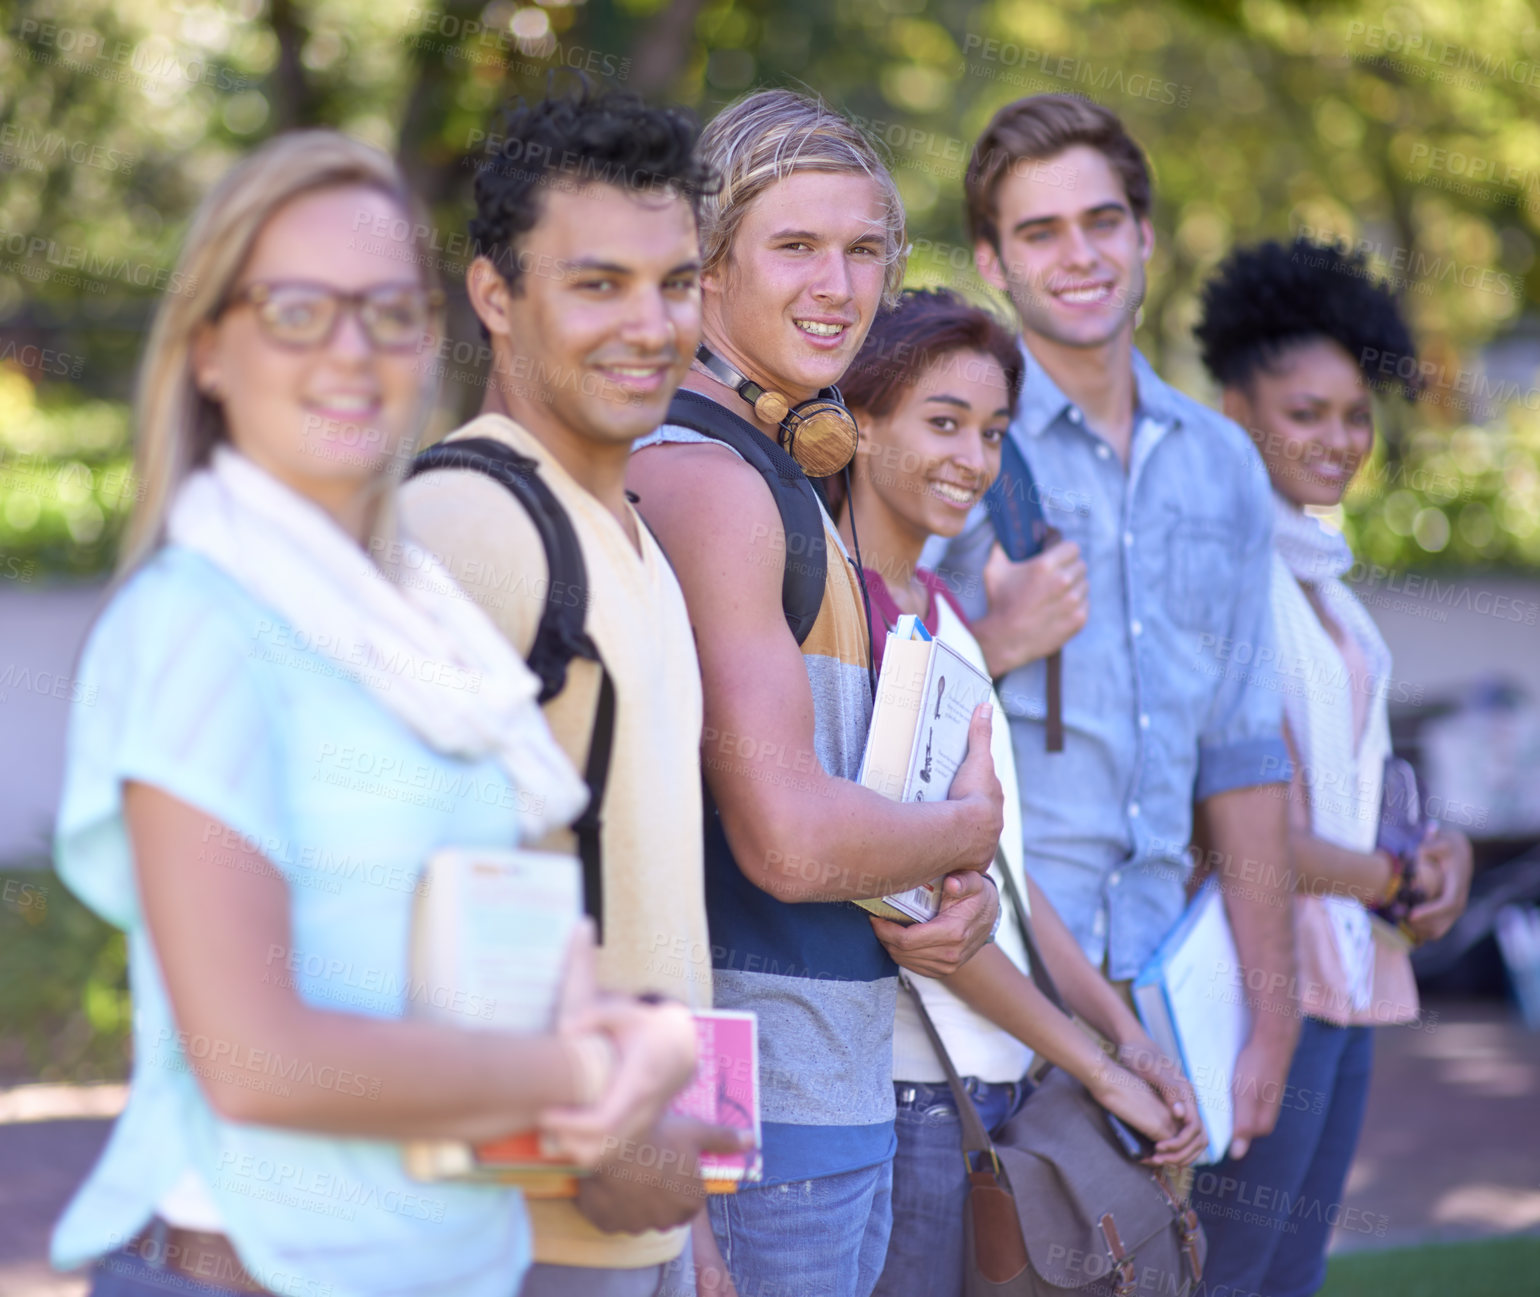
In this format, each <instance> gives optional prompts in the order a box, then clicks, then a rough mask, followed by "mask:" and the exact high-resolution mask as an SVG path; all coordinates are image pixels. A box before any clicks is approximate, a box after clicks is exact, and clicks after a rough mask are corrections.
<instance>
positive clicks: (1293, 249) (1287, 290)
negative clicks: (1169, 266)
mask: <svg viewBox="0 0 1540 1297" xmlns="http://www.w3.org/2000/svg"><path fill="white" fill-rule="evenodd" d="M1202 303H1203V316H1202V318H1201V319H1200V320H1199V321H1198V324H1197V327H1196V328H1195V329H1193V334H1194V335H1195V336H1196V337H1197V339H1198V342H1199V343H1200V344H1201V345H1202V348H1203V364H1204V366H1205V368H1207V370H1208V372H1209V373H1210V375H1212V376H1213V378H1214V380H1215V382H1217V383H1220V384H1221V385H1223V386H1225V387H1244V386H1245V385H1246V384H1247V383H1248V382H1249V381H1250V379H1251V378H1252V377H1253V375H1255V374H1256V372H1257V371H1258V370H1259V369H1261V370H1267V369H1269V368H1271V367H1272V365H1273V364H1274V363H1275V362H1276V361H1277V359H1278V358H1279V356H1281V355H1282V354H1283V353H1284V352H1285V351H1287V350H1288V349H1289V348H1290V347H1291V346H1293V345H1294V344H1296V343H1300V342H1306V341H1309V340H1311V339H1315V338H1329V339H1330V340H1331V341H1333V342H1335V343H1337V344H1338V345H1339V346H1341V348H1342V349H1343V350H1344V351H1345V352H1347V353H1348V355H1349V356H1351V357H1352V358H1353V361H1354V363H1355V364H1357V366H1358V368H1359V372H1360V373H1362V374H1363V376H1364V382H1365V383H1367V384H1368V385H1369V387H1370V388H1371V389H1373V390H1375V391H1385V390H1387V389H1389V388H1392V387H1395V386H1399V387H1400V389H1401V391H1402V392H1403V394H1404V395H1405V396H1406V398H1407V399H1408V400H1415V399H1416V397H1417V392H1418V390H1419V386H1420V384H1419V382H1418V378H1417V351H1416V347H1415V346H1414V345H1413V343H1412V336H1411V333H1410V332H1409V331H1408V330H1407V327H1406V321H1405V320H1403V319H1402V318H1401V309H1400V306H1399V305H1398V304H1397V302H1396V297H1395V294H1394V292H1392V290H1391V286H1390V285H1389V284H1388V283H1384V282H1381V281H1379V280H1377V279H1375V278H1374V277H1373V276H1372V274H1371V272H1370V269H1369V262H1368V259H1367V258H1366V257H1365V256H1364V255H1363V254H1362V253H1356V252H1349V251H1347V250H1346V249H1344V248H1341V247H1337V246H1333V245H1332V244H1325V243H1313V242H1311V241H1310V240H1309V239H1303V238H1299V239H1295V240H1294V241H1293V242H1292V243H1290V244H1287V245H1285V244H1281V243H1277V242H1274V241H1272V240H1269V241H1268V242H1266V243H1259V244H1257V245H1256V246H1255V247H1251V248H1236V249H1235V250H1234V251H1233V252H1231V253H1230V255H1229V256H1228V257H1227V258H1225V260H1224V262H1223V263H1222V264H1221V265H1220V267H1219V269H1218V270H1217V271H1216V272H1215V274H1214V277H1213V278H1212V279H1210V280H1209V281H1208V283H1207V284H1205V285H1204V287H1203V293H1202Z"/></svg>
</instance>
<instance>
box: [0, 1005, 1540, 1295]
mask: <svg viewBox="0 0 1540 1297" xmlns="http://www.w3.org/2000/svg"><path fill="white" fill-rule="evenodd" d="M1434 1008H1435V1011H1436V1012H1437V1013H1438V1018H1437V1021H1436V1023H1435V1025H1434V1026H1433V1027H1432V1028H1431V1029H1429V1030H1423V1031H1410V1030H1388V1031H1382V1032H1380V1033H1379V1035H1378V1037H1377V1041H1376V1055H1375V1073H1374V1085H1373V1090H1372V1092H1371V1094H1370V1099H1369V1119H1368V1124H1367V1126H1366V1128H1365V1130H1364V1137H1363V1140H1362V1142H1361V1144H1360V1146H1359V1150H1358V1158H1357V1160H1356V1161H1355V1162H1354V1164H1353V1171H1352V1174H1351V1176H1350V1177H1349V1180H1348V1189H1347V1193H1346V1195H1345V1196H1344V1204H1343V1206H1344V1208H1345V1212H1344V1215H1345V1218H1346V1219H1348V1220H1351V1221H1354V1222H1360V1221H1364V1220H1369V1221H1371V1222H1373V1229H1372V1230H1371V1231H1370V1232H1367V1233H1361V1232H1356V1231H1355V1232H1346V1231H1343V1230H1341V1229H1339V1230H1338V1231H1337V1233H1336V1236H1335V1237H1334V1238H1333V1240H1332V1247H1333V1250H1334V1251H1346V1250H1356V1249H1361V1248H1383V1247H1395V1246H1400V1245H1405V1244H1410V1243H1417V1242H1432V1241H1444V1240H1454V1239H1479V1238H1488V1237H1493V1236H1495V1235H1499V1234H1508V1233H1513V1232H1516V1231H1521V1230H1522V1231H1535V1230H1540V1120H1536V1112H1537V1110H1540V1107H1537V1101H1540V1034H1530V1033H1528V1032H1526V1031H1524V1030H1523V1028H1522V1027H1520V1026H1519V1025H1518V1024H1517V1021H1516V1019H1515V1017H1514V1015H1512V1014H1511V1013H1509V1012H1508V1011H1507V1009H1506V1008H1505V1007H1504V1006H1501V1005H1496V1004H1486V1003H1483V1004H1441V1005H1436V1006H1434ZM14 1093H15V1092H13V1095H14ZM57 1098H58V1096H57V1095H52V1096H50V1095H43V1096H41V1099H42V1100H43V1101H42V1102H33V1103H31V1104H30V1112H28V1111H27V1110H26V1109H24V1108H23V1105H22V1104H21V1103H20V1102H18V1101H16V1100H14V1099H13V1101H12V1102H10V1103H7V1102H6V1096H5V1095H3V1094H0V1297H82V1295H83V1294H84V1293H85V1291H86V1283H85V1280H84V1279H83V1278H80V1277H78V1276H69V1275H56V1274H54V1273H52V1272H51V1271H50V1270H49V1269H48V1266H47V1260H46V1257H47V1235H48V1231H49V1229H50V1228H51V1227H52V1224H53V1221H54V1220H55V1219H56V1218H57V1217H58V1214H59V1212H60V1210H61V1209H62V1207H63V1205H64V1203H65V1202H66V1200H67V1199H68V1197H69V1194H70V1192H71V1191H72V1190H73V1188H74V1187H75V1185H77V1184H78V1183H79V1182H80V1180H81V1178H82V1177H83V1176H84V1175H85V1173H86V1171H87V1170H88V1169H89V1167H90V1166H91V1164H92V1162H93V1160H94V1159H95V1157H96V1154H97V1152H98V1151H99V1150H100V1147H101V1144H102V1141H103V1140H104V1139H105V1138H106V1134H107V1129H108V1122H107V1121H105V1120H103V1119H100V1118H97V1119H94V1120H92V1119H82V1118H64V1119H57V1120H46V1121H44V1120H17V1118H19V1117H26V1116H29V1115H30V1116H31V1117H33V1118H35V1117H37V1116H40V1115H42V1113H43V1112H47V1111H50V1110H51V1111H55V1112H57V1111H60V1110H61V1109H62V1108H63V1107H64V1105H62V1104H60V1103H58V1102H57V1101H56V1100H57ZM112 1098H113V1096H112V1095H111V1093H110V1092H108V1093H97V1094H94V1095H86V1096H84V1097H83V1101H77V1102H75V1103H74V1106H75V1107H76V1108H77V1109H89V1108H92V1107H94V1108H96V1109H100V1108H101V1107H103V1106H110V1103H111V1100H112ZM49 1100H54V1101H52V1102H50V1101H49Z"/></svg>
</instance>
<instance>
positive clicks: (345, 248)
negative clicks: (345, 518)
mask: <svg viewBox="0 0 1540 1297" xmlns="http://www.w3.org/2000/svg"><path fill="white" fill-rule="evenodd" d="M403 219H408V220H409V219H410V217H409V214H408V213H406V212H404V211H402V209H401V208H400V206H399V205H398V204H397V203H396V202H395V201H394V200H393V199H391V198H390V197H388V196H387V195H385V194H383V193H381V192H380V191H378V190H375V189H370V188H365V187H361V186H347V187H339V188H332V189H322V190H317V191H315V192H313V193H309V194H304V195H302V196H300V197H298V198H296V199H294V200H293V201H292V202H289V203H286V204H284V206H282V207H281V208H279V209H278V211H277V212H276V213H275V214H274V215H273V216H272V217H271V218H270V219H269V220H268V222H267V224H266V225H264V226H263V227H262V230H261V233H260V234H258V236H257V238H256V241H255V243H254V244H253V245H252V249H251V254H250V256H248V257H247V258H246V263H245V265H244V266H243V267H242V268H241V270H240V272H239V273H238V274H237V275H236V277H235V280H234V282H233V283H232V285H231V291H230V292H229V293H228V294H226V300H227V301H228V302H230V303H231V304H230V305H229V306H228V307H227V308H226V309H225V311H224V312H223V313H222V314H221V315H220V316H219V318H218V319H217V320H216V321H215V322H214V323H212V324H209V325H205V326H204V327H203V328H202V330H201V331H200V332H199V333H198V334H197V335H196V337H195V339H194V342H193V372H194V375H195V377H196V379H197V383H198V386H199V387H200V388H201V389H202V390H203V391H205V392H207V393H209V394H210V395H211V396H212V397H213V398H214V399H215V400H217V401H218V403H219V404H220V406H221V407H222V409H223V412H224V421H225V427H226V429H227V430H228V432H229V437H230V440H231V442H233V443H234V445H235V447H236V449H237V450H239V451H240V452H241V453H242V454H243V455H245V456H246V457H247V458H248V459H250V460H252V461H253V462H254V463H256V464H257V465H259V466H260V467H262V468H264V469H266V470H267V472H269V473H271V474H272V475H273V476H274V477H276V478H278V479H279V481H281V482H284V483H286V484H287V485H289V486H290V487H292V488H294V489H295V490H297V491H299V492H300V493H301V494H303V495H306V496H308V497H310V498H312V499H315V500H317V501H319V502H321V503H322V504H323V505H324V506H325V507H328V508H330V507H333V505H334V504H335V503H336V502H337V501H338V500H341V499H344V498H346V497H347V496H348V495H349V494H350V493H352V492H356V491H357V490H358V488H359V487H360V486H361V485H367V484H368V483H369V482H371V481H373V480H374V479H376V478H378V477H379V476H380V475H381V474H382V473H383V472H384V471H385V469H386V467H387V466H388V465H389V464H390V462H391V461H392V459H393V457H395V456H396V455H397V454H398V453H399V452H400V451H401V449H402V447H403V444H404V443H406V442H407V441H408V439H409V437H410V436H411V435H413V434H414V433H415V432H416V431H417V429H416V426H415V425H416V421H417V419H418V418H419V416H420V415H421V413H422V412H423V411H422V405H423V399H424V396H425V390H424V383H423V378H422V373H421V366H420V354H419V353H420V351H421V338H419V339H417V340H415V341H414V342H413V343H412V344H411V345H408V346H405V347H403V348H402V349H399V350H382V349H380V348H378V347H376V346H374V345H372V344H371V343H370V340H369V337H368V336H367V334H366V333H365V331H364V328H363V325H362V322H361V321H360V319H359V315H358V312H357V311H355V310H344V311H343V312H342V314H341V318H339V319H338V320H337V322H336V325H335V327H334V328H333V329H332V332H331V336H330V338H329V339H327V340H326V341H323V342H321V343H319V344H318V345H316V346H314V347H310V348H305V349H294V348H291V347H285V346H281V345H280V344H279V343H277V342H275V341H273V339H272V338H271V337H270V336H268V334H267V332H265V330H264V326H263V323H262V319H261V317H260V314H259V310H258V307H257V306H256V305H254V304H253V303H252V302H250V301H249V300H245V299H244V298H243V296H242V294H243V293H244V292H246V291H249V290H251V289H252V288H253V286H255V285H259V284H272V283H279V282H293V281H305V282H308V283H311V284H316V285H321V286H324V287H328V288H332V289H335V290H337V291H339V292H343V293H351V292H359V291H362V290H365V289H376V288H384V287H385V286H388V285H398V286H402V287H404V288H406V289H408V290H411V289H420V288H421V287H422V284H421V281H420V280H419V279H418V278H417V277H416V276H415V275H414V274H413V273H412V272H411V271H410V270H409V269H403V267H402V265H401V263H400V262H396V261H390V260H386V259H385V258H383V257H380V256H379V255H377V254H376V253H374V252H372V251H368V250H366V249H365V246H364V241H361V240H359V239H358V238H357V236H356V233H355V232H356V231H357V230H359V229H360V228H364V227H365V226H366V225H369V226H372V225H373V224H374V222H375V221H385V222H396V221H401V220H403Z"/></svg>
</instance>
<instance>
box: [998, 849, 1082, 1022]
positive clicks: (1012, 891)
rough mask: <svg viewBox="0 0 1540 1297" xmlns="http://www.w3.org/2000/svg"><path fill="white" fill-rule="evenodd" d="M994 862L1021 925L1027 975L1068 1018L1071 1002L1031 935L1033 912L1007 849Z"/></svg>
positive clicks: (1017, 921) (1017, 922)
mask: <svg viewBox="0 0 1540 1297" xmlns="http://www.w3.org/2000/svg"><path fill="white" fill-rule="evenodd" d="M995 863H996V864H997V865H999V866H1000V879H1001V881H1002V882H1003V883H1004V884H1005V895H1006V899H1007V900H1008V901H1009V902H1010V906H1011V912H1012V913H1013V914H1015V916H1016V924H1017V926H1018V927H1019V928H1020V929H1021V940H1022V944H1023V945H1025V946H1026V948H1027V964H1028V972H1027V976H1028V977H1030V978H1031V979H1032V980H1033V981H1034V982H1035V983H1036V984H1037V989H1038V990H1039V991H1041V992H1042V993H1043V998H1044V999H1046V1000H1047V1001H1048V1003H1049V1004H1051V1005H1053V1007H1054V1008H1055V1009H1057V1010H1058V1011H1059V1012H1060V1013H1062V1014H1063V1015H1064V1016H1065V1017H1066V1018H1070V1017H1073V1016H1074V1015H1073V1014H1072V1013H1071V1012H1070V1011H1069V1006H1068V1005H1066V1004H1065V1003H1064V997H1063V996H1062V995H1060V994H1059V988H1058V985H1057V984H1056V983H1055V982H1054V980H1053V974H1052V973H1050V972H1049V971H1048V964H1047V961H1046V960H1044V958H1043V956H1042V952H1041V951H1039V950H1038V948H1037V940H1036V938H1035V937H1034V936H1033V935H1032V916H1031V915H1030V914H1028V913H1027V906H1026V903H1025V902H1024V901H1023V900H1022V899H1021V889H1020V888H1018V887H1017V886H1016V879H1015V878H1014V877H1013V876H1012V874H1011V867H1010V865H1009V864H1007V863H1006V859H1005V851H1004V849H1002V848H997V849H996V851H995Z"/></svg>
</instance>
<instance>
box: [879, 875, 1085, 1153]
mask: <svg viewBox="0 0 1540 1297" xmlns="http://www.w3.org/2000/svg"><path fill="white" fill-rule="evenodd" d="M995 863H996V864H997V865H999V866H1000V877H1001V878H1002V879H1003V880H1004V882H1005V892H1006V895H1007V896H1008V897H1009V898H1010V903H1011V909H1012V910H1013V911H1014V912H1015V914H1016V922H1017V923H1018V924H1020V925H1021V935H1022V940H1023V941H1024V942H1025V943H1026V947H1027V962H1028V964H1029V965H1030V966H1031V971H1030V973H1029V974H1028V976H1029V977H1031V978H1032V980H1033V981H1034V982H1036V983H1037V985H1038V990H1040V991H1041V992H1042V993H1043V995H1044V996H1045V997H1046V998H1047V999H1048V1001H1049V1002H1050V1003H1052V1004H1053V1005H1054V1007H1055V1008H1057V1009H1058V1010H1059V1011H1060V1012H1061V1013H1066V1014H1067V1013H1068V1010H1067V1009H1065V1007H1064V1001H1063V1000H1062V999H1061V998H1060V996H1059V988H1058V987H1057V986H1055V985H1054V981H1053V978H1052V977H1051V976H1050V975H1049V973H1048V966H1047V965H1046V964H1045V963H1043V957H1042V955H1040V954H1039V953H1038V949H1037V942H1036V941H1035V940H1033V937H1032V920H1031V919H1030V917H1029V916H1028V915H1027V907H1026V906H1025V905H1023V904H1022V900H1021V893H1020V891H1019V890H1018V889H1017V887H1016V880H1015V879H1014V878H1012V877H1011V871H1010V866H1009V865H1007V864H1006V860H1005V851H1004V850H1003V849H1002V848H1001V847H998V846H997V847H996V848H995ZM898 980H899V984H900V985H901V986H902V987H903V988H904V990H905V991H907V992H908V993H909V998H910V999H911V1000H913V1001H914V1007H915V1010H916V1012H918V1013H919V1015H920V1025H921V1026H922V1027H924V1028H925V1034H926V1036H927V1037H929V1039H930V1044H931V1048H932V1049H934V1050H935V1051H936V1057H937V1058H938V1059H939V1060H940V1062H941V1070H942V1071H943V1072H945V1073H946V1083H947V1085H948V1086H949V1087H950V1089H951V1091H952V1101H953V1102H954V1103H955V1104H956V1105H957V1115H958V1118H959V1119H960V1120H961V1122H962V1142H963V1155H964V1156H965V1157H966V1156H967V1155H968V1154H969V1153H988V1154H989V1156H990V1158H991V1159H992V1160H993V1161H994V1163H995V1166H996V1167H997V1168H998V1167H999V1158H997V1157H996V1156H995V1146H994V1141H992V1140H991V1139H990V1138H989V1131H988V1130H987V1129H986V1128H985V1126H984V1121H983V1118H981V1117H980V1116H979V1110H978V1108H976V1107H975V1106H974V1103H973V1098H972V1096H971V1095H969V1093H968V1091H967V1090H966V1089H964V1088H963V1083H962V1078H961V1077H960V1076H958V1075H957V1068H956V1066H955V1065H954V1064H953V1062H952V1056H951V1054H949V1053H948V1052H947V1048H946V1044H945V1043H944V1042H943V1041H942V1039H941V1033H940V1032H939V1031H937V1030H936V1024H935V1021H934V1020H933V1019H932V1018H931V1016H930V1011H929V1010H928V1009H926V1007H925V1001H924V1000H923V999H921V998H920V992H919V988H917V987H916V986H915V984H914V983H913V982H912V981H911V980H910V978H909V974H908V973H906V972H904V971H903V970H902V969H900V970H899V974H898ZM970 1167H971V1163H970Z"/></svg>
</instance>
